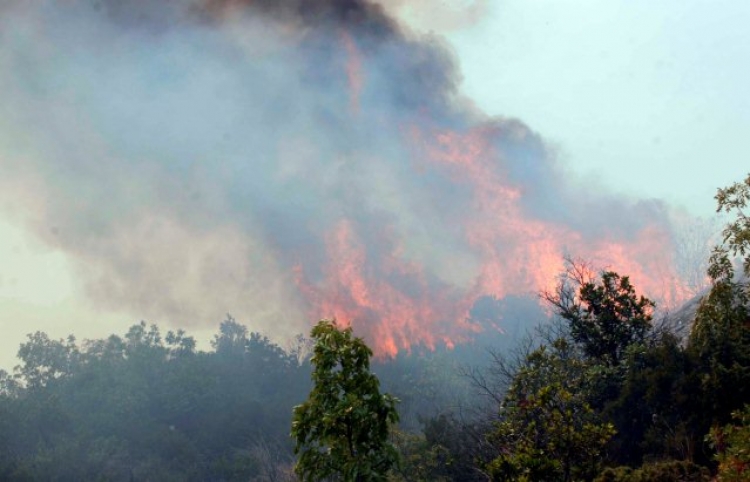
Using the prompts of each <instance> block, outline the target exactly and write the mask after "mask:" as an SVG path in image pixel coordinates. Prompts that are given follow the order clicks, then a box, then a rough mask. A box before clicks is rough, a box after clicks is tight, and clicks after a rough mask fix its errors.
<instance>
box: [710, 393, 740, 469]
mask: <svg viewBox="0 0 750 482" xmlns="http://www.w3.org/2000/svg"><path fill="white" fill-rule="evenodd" d="M732 418H733V419H734V421H735V423H734V424H729V425H726V426H725V427H723V428H719V427H715V428H713V429H712V430H711V433H710V436H709V439H710V441H711V443H712V445H713V446H714V448H715V449H716V451H717V455H716V460H717V461H718V462H719V470H718V474H717V478H716V480H718V481H721V482H741V481H746V480H748V479H750V405H745V408H744V409H743V410H741V411H737V412H734V413H733V414H732Z"/></svg>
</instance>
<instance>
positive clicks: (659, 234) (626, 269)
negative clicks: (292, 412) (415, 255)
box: [297, 126, 687, 356]
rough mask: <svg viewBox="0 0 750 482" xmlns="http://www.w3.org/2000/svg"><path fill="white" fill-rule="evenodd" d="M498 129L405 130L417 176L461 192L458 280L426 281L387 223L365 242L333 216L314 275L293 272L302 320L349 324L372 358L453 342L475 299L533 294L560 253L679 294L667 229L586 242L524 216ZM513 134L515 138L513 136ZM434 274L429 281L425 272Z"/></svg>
mask: <svg viewBox="0 0 750 482" xmlns="http://www.w3.org/2000/svg"><path fill="white" fill-rule="evenodd" d="M498 129H502V126H500V127H498V126H484V127H480V128H477V129H473V130H469V131H468V132H465V133H458V132H454V131H447V130H436V131H426V130H423V129H420V128H418V127H412V128H410V129H409V132H410V134H409V138H410V141H411V142H412V145H413V147H414V156H415V158H414V166H413V168H414V169H415V171H416V172H421V173H422V174H424V173H426V172H430V171H432V172H438V173H441V174H443V175H445V176H447V177H448V178H449V179H451V181H452V182H453V183H455V184H456V185H462V186H465V187H468V188H469V192H470V193H471V202H470V204H469V208H470V212H469V213H466V216H464V217H463V219H462V221H461V225H460V226H459V228H460V229H459V232H460V233H461V237H462V240H463V242H464V246H465V247H466V249H468V250H469V252H470V254H471V255H472V256H473V257H474V258H475V259H477V260H479V263H478V268H477V269H476V271H475V273H474V276H473V281H472V282H471V283H470V284H469V285H466V286H459V285H456V284H449V283H443V282H440V281H439V280H436V279H432V278H431V277H430V276H431V274H430V269H429V266H426V265H423V264H420V263H419V262H416V261H414V260H410V259H408V256H407V255H406V254H405V250H404V249H403V242H404V240H403V239H400V238H399V236H398V233H397V230H396V229H392V228H393V227H392V226H390V227H385V228H384V231H383V232H382V233H381V234H380V236H379V239H376V240H368V239H366V237H365V236H366V234H364V233H365V231H367V230H366V229H364V227H363V226H360V225H358V224H357V222H355V221H353V220H352V219H348V218H342V219H341V220H340V221H339V222H338V224H337V225H336V227H335V229H334V230H333V231H332V232H331V233H329V234H328V236H327V238H326V247H327V259H326V262H325V263H324V266H325V268H324V273H323V276H322V277H320V278H318V279H314V278H311V277H307V276H305V273H304V269H301V270H299V272H298V276H297V283H298V286H299V288H300V290H301V291H302V292H303V293H305V294H306V297H307V299H308V301H309V303H310V313H311V316H318V317H320V316H333V317H336V318H337V319H339V320H342V321H343V322H345V323H353V324H355V325H356V326H357V327H358V329H360V330H362V331H363V332H364V333H366V334H367V336H368V337H369V341H370V342H371V343H373V344H374V347H375V350H376V352H377V353H378V354H379V355H381V356H383V355H384V356H394V355H395V354H396V353H397V352H398V351H399V350H409V349H410V348H411V347H412V346H413V345H414V344H415V343H417V344H422V345H424V346H427V347H429V348H434V347H436V346H437V345H438V344H442V345H444V346H448V347H452V346H453V345H454V344H455V343H456V342H460V341H462V340H464V339H465V338H466V336H467V335H469V334H471V333H474V332H476V331H477V330H479V327H478V326H476V325H473V324H471V323H469V322H467V321H466V320H467V317H468V312H469V309H470V308H471V306H472V305H473V304H474V302H475V301H476V300H477V299H478V298H479V297H481V296H484V295H492V296H495V297H497V298H502V297H505V296H508V295H522V294H535V293H538V292H539V291H541V290H552V289H554V288H555V286H556V283H557V280H558V276H559V274H560V273H561V272H562V271H563V269H564V257H565V256H566V255H567V254H570V253H575V254H576V255H578V254H581V255H582V256H589V257H590V258H591V259H592V261H593V262H594V263H596V264H597V265H598V266H601V267H602V268H604V269H612V270H615V271H617V272H619V273H621V274H626V275H629V276H630V277H631V279H632V280H633V282H634V284H635V286H636V288H637V289H639V291H640V292H642V293H645V294H647V295H650V296H654V297H656V298H657V299H659V300H660V302H662V303H665V304H666V305H667V306H674V304H675V303H677V302H679V301H681V300H683V299H685V296H686V295H687V293H686V292H683V291H682V288H681V283H680V280H679V278H678V277H677V276H676V275H675V273H674V271H673V269H672V267H671V263H670V257H669V249H670V246H671V244H670V240H669V236H668V232H667V231H665V230H664V229H660V228H659V227H657V226H653V225H649V224H645V225H644V226H643V227H642V228H641V229H640V230H639V231H638V232H637V233H635V236H633V237H632V239H630V240H623V239H616V238H612V237H603V238H598V239H597V238H593V239H589V238H587V237H585V236H584V235H583V233H581V232H578V231H576V230H575V229H573V228H571V227H569V226H566V225H564V224H562V223H560V222H554V221H551V220H542V219H535V218H534V217H532V216H529V215H528V214H527V213H525V212H524V208H523V205H522V203H523V201H524V189H523V187H522V186H519V185H515V184H513V183H512V182H510V181H509V180H508V175H507V173H506V171H505V168H504V163H505V162H510V161H508V160H504V159H503V156H502V153H501V152H500V151H499V149H498V147H497V145H496V137H497V134H498ZM512 134H513V136H519V135H520V136H523V133H518V132H514V133H512ZM433 278H434V277H433Z"/></svg>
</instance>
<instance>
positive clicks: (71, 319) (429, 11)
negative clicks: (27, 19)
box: [0, 0, 750, 368]
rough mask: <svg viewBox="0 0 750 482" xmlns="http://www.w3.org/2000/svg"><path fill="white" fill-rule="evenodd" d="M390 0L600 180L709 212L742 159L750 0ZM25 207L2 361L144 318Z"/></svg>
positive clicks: (7, 224) (493, 101)
mask: <svg viewBox="0 0 750 482" xmlns="http://www.w3.org/2000/svg"><path fill="white" fill-rule="evenodd" d="M388 5H389V8H391V9H393V10H394V11H396V12H397V14H398V15H399V16H401V17H402V18H404V19H406V20H407V21H408V22H409V23H410V25H412V27H413V28H414V29H415V30H417V31H422V32H426V31H432V32H434V33H435V34H436V35H441V36H444V38H445V42H446V43H447V44H448V45H449V46H450V48H452V49H453V51H454V54H455V56H456V58H457V60H458V63H459V65H460V69H461V71H462V74H463V83H462V85H461V90H462V92H463V93H464V94H465V95H467V96H468V97H470V98H471V99H473V100H474V102H475V103H476V107H477V108H478V109H480V110H483V111H485V112H487V113H488V114H491V115H502V116H510V117H518V118H519V119H521V120H522V121H524V122H525V123H526V124H527V125H529V126H530V127H531V128H532V129H533V130H534V131H536V132H537V133H538V134H540V135H541V136H542V137H543V138H544V139H546V140H547V142H550V143H552V145H554V146H555V147H556V148H557V149H558V150H559V157H560V159H561V162H562V163H563V166H564V168H565V169H567V170H569V171H571V172H572V173H574V174H575V175H577V176H580V177H581V178H583V179H585V180H586V182H588V183H591V184H596V185H597V187H598V188H599V189H611V190H614V191H618V192H621V193H627V194H628V195H631V196H634V197H644V198H659V199H664V200H667V201H668V202H670V203H672V204H674V205H677V206H683V207H685V208H686V209H688V210H689V211H690V212H691V213H693V214H695V215H697V216H710V215H712V213H713V200H712V197H713V194H714V192H715V189H716V188H717V187H719V186H724V185H727V184H729V183H731V182H734V181H739V180H740V179H741V178H743V177H744V176H745V175H746V174H747V173H748V171H750V161H749V159H750V144H749V143H748V142H747V138H748V134H747V133H748V132H749V131H750V100H749V98H748V92H747V86H748V85H750V30H748V28H747V25H750V3H747V2H742V1H737V0H735V1H728V0H714V1H711V2H707V1H685V0H683V1H675V0H664V1H661V2H651V1H645V0H623V1H615V0H610V1H606V2H602V1H593V0H590V1H589V0H547V1H542V0H507V1H506V0H502V1H500V0H496V1H486V2H470V1H463V2H462V1H459V0H456V1H453V2H451V1H443V2H440V3H439V4H437V6H436V4H435V2H432V1H414V2H409V1H408V0H401V1H390V2H388ZM2 48H3V47H2V45H1V44H0V49H2ZM2 162H3V161H2V159H0V169H2ZM0 175H1V174H0ZM23 189H24V188H23V187H19V190H23ZM27 194H28V193H27ZM31 195H32V196H31V197H33V193H31ZM6 211H7V210H6ZM22 216H23V214H22V213H18V215H17V216H14V215H13V213H10V214H9V215H6V217H4V218H0V259H2V261H3V262H2V269H1V270H0V332H1V333H2V336H1V337H0V367H3V368H10V367H11V366H12V365H13V364H14V363H15V362H14V356H15V352H16V350H17V348H18V344H19V343H20V342H22V341H23V339H24V335H25V334H26V333H29V332H32V331H35V330H43V331H47V332H48V333H49V334H50V335H51V336H53V337H62V336H65V335H67V334H68V333H71V332H75V333H76V334H77V335H78V337H79V338H85V337H93V336H103V335H106V334H109V333H112V332H122V331H123V330H124V329H125V328H126V327H127V326H129V325H130V324H132V323H134V322H137V321H138V320H139V318H138V314H132V313H116V312H111V311H108V310H107V311H102V310H101V309H97V308H96V307H95V306H94V305H93V304H92V303H91V302H89V301H88V300H87V298H86V296H85V295H84V293H83V289H82V287H81V286H80V285H79V282H78V280H77V279H76V276H75V274H74V271H73V269H72V265H71V263H70V262H69V261H68V260H67V259H66V258H65V255H64V254H63V253H61V252H56V251H53V250H51V249H50V248H49V247H48V246H47V245H45V244H43V243H42V242H41V241H39V240H37V239H35V238H34V237H33V236H32V235H31V234H30V233H29V232H27V231H25V230H24V228H23V224H22V223H21V220H22ZM241 321H242V320H241ZM210 331H214V330H213V329H212V330H210ZM191 332H192V333H195V330H191ZM199 335H200V333H199Z"/></svg>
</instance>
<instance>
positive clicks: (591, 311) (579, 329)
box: [543, 261, 654, 366]
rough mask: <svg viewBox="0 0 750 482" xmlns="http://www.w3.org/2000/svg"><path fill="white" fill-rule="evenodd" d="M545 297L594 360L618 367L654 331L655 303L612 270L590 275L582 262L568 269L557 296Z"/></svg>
mask: <svg viewBox="0 0 750 482" xmlns="http://www.w3.org/2000/svg"><path fill="white" fill-rule="evenodd" d="M543 297H544V298H545V299H546V300H547V301H548V302H550V303H551V304H552V306H554V307H555V308H556V310H557V314H558V315H559V316H560V317H562V318H563V319H564V320H566V321H567V322H568V324H569V326H570V334H571V336H572V338H573V340H574V341H575V342H576V343H578V344H579V345H580V346H581V347H582V348H583V351H584V353H585V355H586V356H587V357H589V358H591V359H592V360H593V361H595V362H597V363H600V364H603V365H606V366H617V365H619V363H620V361H621V360H622V357H623V355H624V354H625V349H626V348H627V347H628V346H629V345H631V344H632V343H637V342H642V341H643V340H644V338H645V337H646V335H647V333H648V332H649V330H650V329H651V321H652V319H653V308H654V302H653V301H651V300H649V299H648V298H645V297H643V296H638V295H637V294H636V292H635V288H634V287H633V285H632V284H631V283H630V279H629V278H628V277H627V276H620V275H619V274H617V273H615V272H613V271H605V272H603V273H602V274H601V280H600V281H599V282H597V280H596V279H595V278H594V277H593V276H592V275H591V273H590V270H589V269H588V268H587V266H586V265H585V264H583V263H576V262H572V261H569V268H568V271H567V272H566V274H565V276H564V277H563V281H562V282H561V283H560V285H559V287H558V289H557V291H556V292H554V293H543Z"/></svg>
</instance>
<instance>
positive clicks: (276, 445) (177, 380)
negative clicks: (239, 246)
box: [0, 176, 750, 482]
mask: <svg viewBox="0 0 750 482" xmlns="http://www.w3.org/2000/svg"><path fill="white" fill-rule="evenodd" d="M716 200H717V203H718V205H717V208H718V211H721V212H726V213H729V214H730V216H731V220H730V222H729V223H728V224H727V226H726V227H725V229H724V230H723V234H722V243H721V244H720V245H719V246H717V247H716V248H715V249H714V251H713V253H712V254H711V255H710V259H709V270H708V273H707V275H708V276H709V277H710V279H711V286H710V288H709V289H708V290H707V292H706V293H705V294H704V295H703V296H702V298H701V299H700V302H699V303H698V305H697V309H696V310H695V312H694V313H692V315H691V320H690V324H689V326H688V327H687V329H685V327H684V326H678V325H677V324H676V323H674V322H671V321H670V319H669V317H660V318H658V319H657V318H656V317H655V311H654V310H655V304H654V302H653V301H651V300H650V299H649V298H647V297H646V296H645V295H644V294H641V293H640V292H639V291H638V290H637V287H636V286H633V285H632V284H631V282H630V279H629V277H628V276H627V274H625V273H615V272H613V271H606V270H604V271H598V270H597V269H596V268H595V267H592V266H589V265H588V264H587V263H586V262H585V261H578V260H570V261H569V262H568V264H567V271H566V273H565V274H564V276H562V277H561V282H560V284H559V285H558V288H557V289H556V290H554V291H551V292H543V293H541V294H540V296H541V299H542V301H543V302H544V303H545V304H546V305H547V306H548V307H549V308H550V310H551V312H552V314H553V316H552V318H551V319H549V320H546V321H544V322H543V323H540V324H538V325H537V328H536V329H534V330H532V331H531V332H529V333H527V334H525V335H524V334H522V333H518V334H516V335H515V336H513V337H510V336H505V338H502V337H498V338H497V340H495V339H494V338H488V337H485V341H487V340H489V341H490V343H492V344H494V346H492V347H490V349H489V350H487V351H485V352H484V355H485V357H484V358H485V361H484V362H483V363H477V362H476V360H477V359H476V357H474V356H472V354H475V353H474V352H476V351H477V350H479V348H478V347H477V346H472V345H471V344H468V345H462V346H457V347H456V348H455V349H453V350H450V349H448V348H438V349H436V350H434V351H430V350H414V351H412V352H410V353H401V354H399V355H398V356H396V357H395V358H386V359H379V358H374V359H372V360H371V356H372V351H371V350H370V349H369V348H368V347H367V345H366V344H365V342H364V341H363V340H362V339H361V338H358V337H356V336H355V335H356V334H354V333H353V332H352V329H351V328H350V327H349V328H346V327H343V326H339V325H338V324H337V323H336V322H335V321H327V320H323V321H321V322H320V323H319V324H318V325H316V327H315V328H313V330H312V332H311V334H310V335H309V336H308V335H306V334H305V335H299V336H298V337H297V338H296V339H295V341H294V342H293V343H288V344H286V345H285V346H280V345H279V344H277V343H275V342H274V341H273V340H271V339H269V338H268V337H266V336H264V335H263V334H260V333H257V332H253V331H251V330H250V329H249V328H248V327H246V326H245V325H243V324H242V323H240V322H238V321H237V320H235V319H234V318H232V317H231V316H228V317H227V319H226V320H225V321H223V322H222V323H221V325H220V328H219V332H218V333H217V334H216V335H215V336H214V339H213V342H212V343H211V349H210V350H207V351H201V350H197V349H196V342H195V340H194V339H193V338H192V337H191V336H189V335H188V334H187V333H185V332H183V331H181V330H180V331H176V332H173V331H167V332H166V333H163V332H162V330H160V328H159V327H158V326H157V325H149V324H147V323H145V322H141V323H139V324H135V325H133V326H132V327H131V328H130V329H129V330H128V331H127V333H125V334H124V335H111V336H110V337H108V338H106V339H97V340H84V341H79V340H77V339H76V338H75V337H74V336H73V335H71V336H70V337H68V338H67V339H59V340H56V339H51V338H50V337H49V336H48V335H47V334H45V333H42V332H36V333H32V334H29V335H28V339H27V341H26V342H25V343H23V344H22V345H21V346H20V348H19V350H18V357H19V360H20V364H19V365H18V366H17V367H15V369H14V370H13V371H12V372H6V371H2V372H0V479H1V480H60V481H68V480H70V481H74V480H112V481H120V480H123V481H132V480H138V481H141V480H142V481H147V480H153V481H169V480H207V481H208V480H210V481H230V480H231V481H234V480H264V481H290V480H352V481H354V480H357V481H359V480H383V481H386V480H387V481H451V480H455V481H482V480H492V481H513V480H520V481H524V480H525V481H566V482H567V481H600V482H603V481H672V480H673V481H704V480H705V481H708V480H719V481H740V480H750V313H749V311H748V310H749V309H750V299H749V297H750V292H749V290H748V282H747V279H748V275H750V218H748V217H747V215H746V214H745V210H746V209H747V204H748V202H749V201H750V176H748V178H747V179H745V180H744V181H742V182H738V183H735V184H733V185H731V186H729V187H726V188H723V189H719V190H718V192H717V195H716ZM488 303H490V304H491V300H490V301H488ZM532 312H533V310H532ZM539 313H541V312H539ZM539 313H537V314H536V315H530V316H540V315H539ZM473 315H474V316H475V317H480V316H482V314H481V313H474V314H473ZM509 340H511V341H512V343H511V342H510V341H509ZM381 389H382V390H383V393H381V392H380V390H381ZM290 433H291V436H290Z"/></svg>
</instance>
